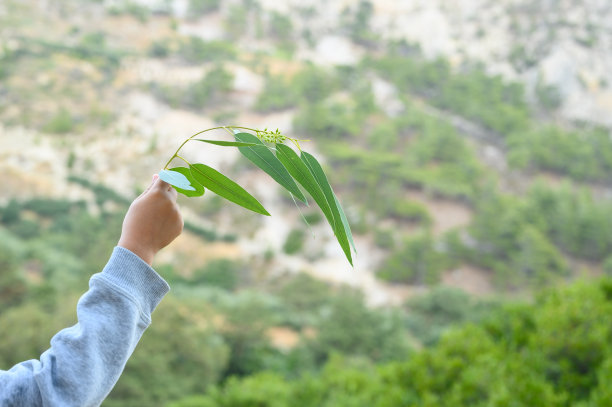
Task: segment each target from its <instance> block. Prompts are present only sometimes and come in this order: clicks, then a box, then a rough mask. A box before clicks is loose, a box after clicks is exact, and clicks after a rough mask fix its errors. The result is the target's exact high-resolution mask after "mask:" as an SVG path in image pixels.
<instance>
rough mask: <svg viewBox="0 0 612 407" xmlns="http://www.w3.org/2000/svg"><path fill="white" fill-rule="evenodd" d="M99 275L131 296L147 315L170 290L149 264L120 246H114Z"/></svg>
mask: <svg viewBox="0 0 612 407" xmlns="http://www.w3.org/2000/svg"><path fill="white" fill-rule="evenodd" d="M99 276H100V278H102V279H104V280H106V281H107V282H109V283H111V284H113V285H115V286H116V287H117V288H119V289H121V290H122V291H123V292H124V293H125V294H127V295H128V296H130V297H132V298H133V299H134V301H135V302H136V303H137V304H138V305H139V306H140V308H141V310H142V311H143V312H144V313H145V315H146V316H147V317H149V316H150V315H151V313H152V312H153V310H154V309H155V307H157V305H158V304H159V302H160V301H161V300H162V298H163V297H164V295H166V294H167V293H168V291H170V286H169V285H168V283H166V281H165V280H164V279H163V278H162V277H161V276H160V275H159V274H157V272H156V271H155V270H153V268H152V267H151V266H149V265H148V264H147V263H145V262H144V261H143V260H142V259H141V258H140V257H138V256H137V255H136V254H134V253H133V252H131V251H130V250H128V249H126V248H123V247H120V246H117V247H115V249H114V250H113V253H112V255H111V257H110V259H109V261H108V263H107V264H106V266H105V267H104V269H103V270H102V273H100V274H99Z"/></svg>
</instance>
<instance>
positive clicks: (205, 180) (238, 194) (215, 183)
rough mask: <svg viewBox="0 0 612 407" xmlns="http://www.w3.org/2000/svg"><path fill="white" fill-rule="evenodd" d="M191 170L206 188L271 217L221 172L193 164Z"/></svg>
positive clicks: (250, 196)
mask: <svg viewBox="0 0 612 407" xmlns="http://www.w3.org/2000/svg"><path fill="white" fill-rule="evenodd" d="M189 169H190V170H191V175H193V178H195V180H196V181H197V182H198V183H200V184H201V185H202V186H203V187H204V188H208V189H209V190H211V191H212V192H214V193H215V194H217V195H219V196H221V197H223V198H225V199H227V200H228V201H232V202H234V203H235V204H238V205H240V206H242V207H244V208H246V209H249V210H251V211H253V212H257V213H260V214H262V215H267V216H270V214H269V213H268V211H266V210H265V209H264V207H263V206H262V205H261V204H260V203H259V201H258V200H257V199H255V198H254V197H253V196H252V195H251V194H249V193H248V192H247V191H245V190H244V188H242V187H241V186H240V185H238V184H236V183H235V182H234V181H232V180H231V179H229V178H227V177H226V176H225V175H223V174H221V173H220V172H219V171H217V170H215V169H213V168H211V167H209V166H207V165H204V164H192V165H191V166H190V167H189Z"/></svg>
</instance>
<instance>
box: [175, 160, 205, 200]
mask: <svg viewBox="0 0 612 407" xmlns="http://www.w3.org/2000/svg"><path fill="white" fill-rule="evenodd" d="M169 171H175V172H178V173H180V174H183V175H184V176H185V178H187V179H188V180H189V182H190V183H191V187H192V188H193V189H195V190H193V191H192V190H190V189H183V188H180V187H176V186H175V187H174V189H176V192H179V193H181V194H183V195H185V196H188V197H196V196H202V195H204V187H203V186H202V185H200V183H198V182H197V181H196V180H195V179H194V178H193V175H191V171H189V168H187V167H174V168H170V170H169Z"/></svg>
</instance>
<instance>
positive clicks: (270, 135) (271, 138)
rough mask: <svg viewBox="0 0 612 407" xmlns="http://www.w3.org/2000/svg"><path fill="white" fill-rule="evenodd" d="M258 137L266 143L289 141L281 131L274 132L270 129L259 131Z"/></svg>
mask: <svg viewBox="0 0 612 407" xmlns="http://www.w3.org/2000/svg"><path fill="white" fill-rule="evenodd" d="M256 135H257V138H259V139H260V140H261V141H265V142H267V143H283V142H284V141H285V140H287V136H284V135H283V134H281V132H280V130H278V129H276V130H274V131H272V130H268V129H263V130H259V131H257V133H256Z"/></svg>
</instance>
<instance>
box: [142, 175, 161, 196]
mask: <svg viewBox="0 0 612 407" xmlns="http://www.w3.org/2000/svg"><path fill="white" fill-rule="evenodd" d="M158 179H159V175H157V174H153V179H152V180H151V184H149V186H148V187H147V189H145V190H144V191H143V192H142V194H140V196H143V195H144V194H146V193H147V192H149V191H150V190H151V188H153V185H155V182H156V181H157V180H158Z"/></svg>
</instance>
